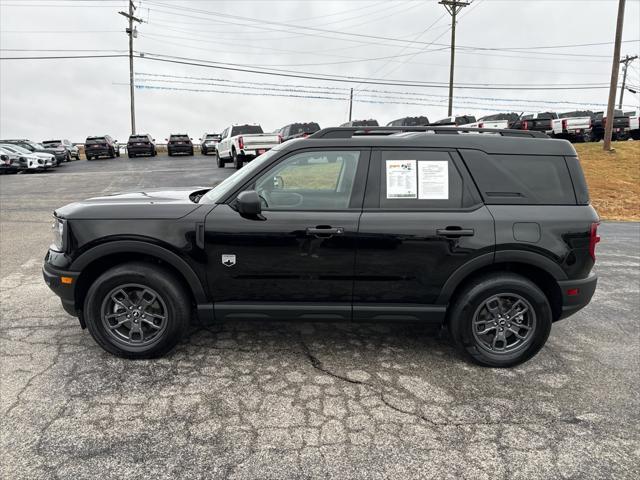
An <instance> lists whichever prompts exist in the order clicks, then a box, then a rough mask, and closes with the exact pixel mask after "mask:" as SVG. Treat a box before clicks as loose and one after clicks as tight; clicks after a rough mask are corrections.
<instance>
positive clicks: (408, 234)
mask: <svg viewBox="0 0 640 480" xmlns="http://www.w3.org/2000/svg"><path fill="white" fill-rule="evenodd" d="M494 246H495V234H494V224H493V217H492V216H491V214H490V213H489V211H488V209H487V208H486V207H485V206H484V205H483V204H482V202H480V197H479V195H478V194H477V192H476V191H475V186H474V185H473V184H472V181H471V178H470V176H469V174H468V172H466V170H465V167H464V165H463V164H462V163H461V159H460V158H459V156H458V155H457V153H455V152H449V151H443V150H427V149H424V150H416V149H407V150H403V149H397V150H383V149H380V150H374V152H373V154H372V160H371V167H370V169H369V179H368V181H367V189H366V194H365V201H364V207H363V212H362V218H361V220H360V227H359V234H358V252H357V258H356V272H355V275H356V276H355V286H354V297H353V303H354V305H353V318H354V320H375V319H385V318H386V319H407V320H413V319H419V320H426V321H428V320H434V321H440V320H442V318H443V315H444V313H445V306H443V305H440V304H439V303H440V302H438V297H439V296H440V294H441V292H442V289H443V287H444V285H445V284H446V282H447V280H448V279H449V278H450V276H451V275H452V274H453V273H454V272H455V271H456V270H457V269H458V268H460V267H462V266H463V265H465V264H468V263H469V262H472V261H475V262H477V263H483V264H489V263H491V262H492V260H493V252H494Z"/></svg>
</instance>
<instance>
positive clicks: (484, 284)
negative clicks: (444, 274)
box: [447, 273, 553, 368]
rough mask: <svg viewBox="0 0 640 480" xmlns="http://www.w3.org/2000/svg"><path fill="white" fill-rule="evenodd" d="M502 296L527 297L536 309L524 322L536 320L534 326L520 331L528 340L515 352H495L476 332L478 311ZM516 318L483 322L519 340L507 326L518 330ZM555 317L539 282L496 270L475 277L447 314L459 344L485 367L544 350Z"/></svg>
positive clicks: (504, 364) (505, 364)
mask: <svg viewBox="0 0 640 480" xmlns="http://www.w3.org/2000/svg"><path fill="white" fill-rule="evenodd" d="M498 295H500V296H503V295H504V296H505V297H510V296H511V297H513V298H516V297H518V298H520V299H524V304H526V303H528V304H529V306H530V307H531V310H532V315H531V314H529V316H528V317H524V319H525V320H524V322H523V324H524V323H527V322H531V321H532V320H533V323H529V326H531V325H533V326H532V327H531V328H530V330H529V331H526V330H524V331H523V330H521V329H520V330H519V331H520V334H521V335H523V336H525V338H526V340H521V341H520V342H521V343H520V344H519V347H518V346H517V345H516V346H514V349H513V350H512V351H504V352H498V351H496V352H491V351H490V350H491V347H490V346H487V345H486V344H484V343H483V342H482V341H481V340H479V339H478V337H479V336H480V335H479V332H478V334H476V333H475V332H474V331H473V329H474V318H477V316H478V315H479V313H478V312H480V311H481V309H482V308H483V306H484V305H485V302H486V301H487V300H489V299H491V298H495V297H496V296H498ZM515 317H516V316H515V315H511V316H510V319H507V318H508V317H503V318H502V320H498V321H499V322H502V323H500V324H498V326H497V327H493V325H496V324H497V322H496V323H493V321H491V322H486V321H485V322H486V323H484V324H482V323H481V325H484V327H482V328H484V329H487V328H488V327H487V324H491V325H490V327H491V328H495V331H496V334H497V329H498V328H503V330H505V329H506V330H507V331H506V332H505V335H511V336H510V337H509V338H511V340H512V341H514V340H515V341H516V342H518V340H517V337H515V335H514V334H513V332H512V331H511V330H510V328H507V325H508V327H512V325H513V328H516V329H519V328H520V327H519V326H517V325H515V323H516V321H518V320H519V319H518V318H516V320H515V321H514V318H515ZM527 319H528V320H527ZM552 319H553V315H552V312H551V306H550V305H549V301H548V299H547V297H546V296H545V294H544V293H543V292H542V291H541V290H540V288H538V286H537V285H536V284H534V283H533V282H531V281H530V280H528V279H527V278H525V277H522V276H520V275H516V274H513V273H495V274H489V275H486V276H483V277H480V278H478V279H476V280H474V281H473V282H472V283H470V284H469V285H467V286H466V287H464V289H463V290H462V291H461V292H460V293H459V294H457V295H456V299H455V300H454V303H453V305H452V306H451V307H450V309H449V312H448V315H447V320H448V322H447V324H448V328H449V333H450V335H451V338H452V339H453V341H454V342H455V344H456V346H457V347H458V349H459V350H460V351H461V352H462V353H463V354H465V355H466V356H467V357H468V358H469V359H471V360H472V361H473V362H475V363H477V364H479V365H482V366H486V367H498V368H505V367H512V366H514V365H518V364H520V363H523V362H526V361H527V360H529V359H530V358H532V357H533V356H534V355H536V354H537V353H538V352H539V351H540V349H541V348H542V347H543V346H544V344H545V342H546V341H547V338H548V337H549V332H550V331H551V323H552ZM506 322H512V323H506ZM518 323H520V322H518ZM500 325H502V326H500ZM476 327H477V324H476ZM522 328H526V327H524V326H523V327H522ZM495 346H496V345H495V344H494V347H495ZM502 346H503V347H506V346H507V344H506V343H504V344H503V345H502Z"/></svg>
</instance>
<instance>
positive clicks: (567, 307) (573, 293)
mask: <svg viewBox="0 0 640 480" xmlns="http://www.w3.org/2000/svg"><path fill="white" fill-rule="evenodd" d="M597 284H598V276H597V275H596V274H595V273H593V272H591V273H590V274H589V276H588V277H587V278H583V279H580V280H562V281H559V282H558V285H559V286H560V291H561V292H562V312H561V314H560V317H559V318H558V320H562V319H563V318H567V317H568V316H570V315H573V314H574V313H576V312H577V311H579V310H582V309H583V308H584V307H586V306H587V305H588V304H589V302H590V301H591V298H592V297H593V294H594V293H595V291H596V286H597Z"/></svg>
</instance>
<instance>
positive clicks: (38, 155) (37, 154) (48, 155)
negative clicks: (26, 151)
mask: <svg viewBox="0 0 640 480" xmlns="http://www.w3.org/2000/svg"><path fill="white" fill-rule="evenodd" d="M33 156H34V157H36V158H44V159H46V160H51V159H52V158H53V157H54V156H55V155H53V154H52V153H47V152H45V151H43V150H37V151H35V152H33Z"/></svg>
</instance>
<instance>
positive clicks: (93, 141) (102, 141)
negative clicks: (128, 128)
mask: <svg viewBox="0 0 640 480" xmlns="http://www.w3.org/2000/svg"><path fill="white" fill-rule="evenodd" d="M84 155H85V156H86V157H87V160H93V159H94V158H99V157H109V158H115V157H119V156H120V148H119V147H118V142H117V140H114V139H113V138H111V137H110V136H109V135H102V136H99V137H87V139H86V140H85V141H84Z"/></svg>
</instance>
